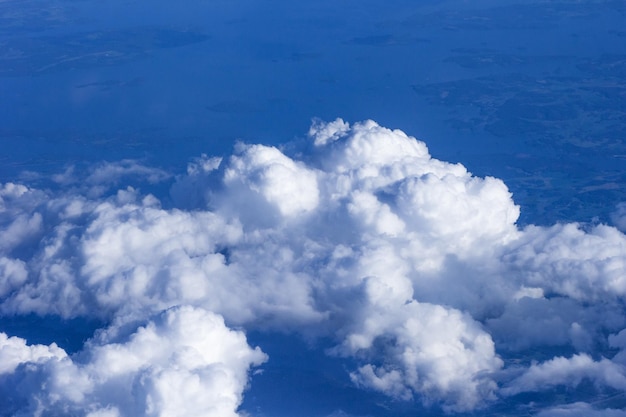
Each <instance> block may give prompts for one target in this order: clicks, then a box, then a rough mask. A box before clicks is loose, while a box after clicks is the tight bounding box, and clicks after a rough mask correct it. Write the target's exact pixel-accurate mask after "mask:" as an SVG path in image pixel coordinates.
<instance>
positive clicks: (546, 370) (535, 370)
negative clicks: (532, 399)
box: [500, 354, 626, 395]
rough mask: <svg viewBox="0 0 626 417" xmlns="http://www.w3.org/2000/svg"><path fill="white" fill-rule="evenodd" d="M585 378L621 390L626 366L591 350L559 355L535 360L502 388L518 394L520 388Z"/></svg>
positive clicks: (545, 386) (575, 383) (624, 387)
mask: <svg viewBox="0 0 626 417" xmlns="http://www.w3.org/2000/svg"><path fill="white" fill-rule="evenodd" d="M583 379H589V380H591V381H592V382H594V383H596V384H600V385H604V386H608V387H611V388H614V389H618V390H626V368H624V366H622V365H619V364H617V363H615V362H612V361H610V360H608V359H606V358H602V359H600V360H599V361H594V360H593V358H591V357H590V356H589V355H587V354H577V355H574V356H572V357H571V358H565V357H562V356H559V357H555V358H553V359H550V360H548V361H546V362H543V363H534V364H532V365H531V366H530V368H528V369H527V370H525V371H524V373H523V374H522V375H521V376H519V377H518V378H516V379H514V380H513V381H512V382H511V383H509V384H508V386H507V387H505V388H503V389H502V390H501V391H500V392H501V393H502V394H503V395H515V394H518V393H520V392H528V391H542V390H546V389H550V388H552V387H555V386H558V385H565V386H570V387H576V386H578V385H579V384H580V383H581V382H582V380H583Z"/></svg>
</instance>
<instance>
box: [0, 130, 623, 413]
mask: <svg viewBox="0 0 626 417" xmlns="http://www.w3.org/2000/svg"><path fill="white" fill-rule="evenodd" d="M309 142H310V144H309V145H308V146H304V147H303V149H297V150H294V151H293V152H291V153H289V154H288V153H287V152H286V151H282V150H280V149H278V148H276V147H270V146H265V145H244V144H241V145H238V146H237V147H236V149H235V152H234V155H232V156H231V157H230V158H224V159H221V158H211V157H207V156H202V157H201V158H198V159H196V160H194V161H192V162H191V163H190V165H189V167H188V169H187V171H186V174H184V175H181V176H178V177H177V178H176V182H175V184H174V185H173V186H172V188H171V195H170V198H171V201H173V207H170V208H167V209H166V208H163V207H162V204H161V202H160V200H159V198H157V197H161V196H152V195H149V194H148V195H146V194H142V193H141V192H140V191H138V190H137V189H134V188H132V187H127V188H120V190H118V191H117V193H114V194H112V195H107V194H106V193H103V192H102V186H103V184H100V180H99V178H100V179H102V181H104V182H107V181H109V179H110V178H114V179H115V181H119V183H120V184H122V183H123V180H124V178H126V177H128V178H130V179H131V180H132V179H133V178H135V177H136V176H142V175H143V176H145V177H146V179H147V180H149V181H158V180H160V179H165V178H168V175H166V174H164V173H161V172H160V171H158V170H153V169H149V168H140V167H138V165H136V164H134V163H131V162H129V161H124V162H123V163H120V164H116V165H114V166H111V167H109V166H107V165H106V164H105V165H101V166H99V167H98V168H97V169H94V170H92V175H91V176H90V177H89V178H91V180H90V182H88V183H86V184H85V185H84V186H81V187H76V188H74V189H71V190H69V191H65V192H61V191H43V190H36V189H33V188H30V187H28V186H26V185H19V184H4V185H3V186H2V187H1V188H0V232H1V233H2V235H3V239H2V240H0V242H2V243H0V311H1V312H2V313H3V314H7V315H8V314H29V313H37V314H40V315H45V314H53V315H59V316H61V317H66V318H69V317H77V316H86V317H93V316H96V317H98V318H99V319H101V320H103V321H105V322H106V323H108V324H107V327H106V328H105V329H103V330H101V331H99V332H97V333H96V335H94V337H93V338H92V339H91V340H90V341H89V342H87V343H86V344H85V346H84V349H83V350H82V351H81V352H79V353H77V354H74V355H72V356H67V355H65V354H64V352H62V351H60V350H59V349H58V348H57V347H55V346H54V345H51V346H30V345H28V344H26V342H25V341H23V340H21V339H16V338H11V337H8V336H7V335H3V337H4V339H0V340H1V341H2V343H3V344H4V345H6V346H10V348H7V349H8V350H7V351H6V352H4V351H2V352H3V353H1V354H2V355H6V357H7V358H9V359H7V360H6V362H5V363H6V364H8V365H5V368H6V370H5V371H4V374H3V376H2V378H3V379H2V382H0V389H2V391H3V395H4V394H7V395H8V394H11V395H12V396H13V397H14V398H16V399H15V401H13V402H12V403H11V404H10V405H9V406H7V407H8V408H7V410H10V411H6V412H5V411H4V410H2V411H1V412H0V414H2V413H4V415H7V414H10V413H13V412H16V413H17V412H22V413H29V412H31V411H33V410H35V409H36V408H37V407H45V408H46V409H47V410H52V411H51V413H53V414H54V413H61V411H60V410H72V411H76V412H79V410H82V411H83V413H85V414H87V413H91V415H94V416H96V415H100V416H105V415H110V416H114V415H162V416H166V415H185V416H187V415H220V416H229V415H236V413H237V411H236V410H237V406H238V405H239V404H240V402H241V398H242V397H241V396H242V393H243V390H244V388H245V386H246V382H247V372H248V370H249V369H250V368H251V367H252V366H255V365H259V364H260V363H261V362H263V361H264V360H265V356H264V355H263V354H262V353H261V352H260V351H259V350H253V349H250V348H249V347H248V346H247V343H246V341H245V338H244V336H243V334H242V333H240V332H235V331H233V330H230V329H229V328H228V327H226V326H237V327H239V328H242V329H244V330H252V329H254V330H257V331H265V330H268V329H269V330H281V331H287V332H298V333H302V334H304V335H306V336H307V337H324V338H327V339H329V340H332V341H333V343H334V345H335V347H334V348H332V349H330V350H329V354H331V355H336V356H339V357H349V358H351V360H350V361H349V362H350V363H356V365H354V366H352V368H351V369H350V370H349V375H350V377H351V379H352V381H353V382H354V383H355V384H356V385H357V386H359V387H361V388H363V389H372V390H376V391H380V392H382V393H384V394H386V395H389V396H390V397H393V398H397V399H404V400H410V399H413V400H417V401H421V402H423V403H424V404H437V405H438V406H442V407H443V408H444V409H445V410H446V411H449V412H459V411H471V410H476V409H480V408H481V407H487V406H489V405H490V404H492V403H493V402H497V401H498V400H499V398H501V397H508V396H511V395H516V394H518V393H522V392H526V391H537V390H539V391H546V390H548V391H549V390H551V389H553V388H554V387H556V386H559V385H565V386H567V385H570V384H571V381H572V380H574V381H577V380H582V379H589V380H591V381H592V382H594V383H595V384H597V385H598V386H599V387H607V388H610V389H617V390H624V389H626V385H624V382H623V381H624V380H625V378H626V377H625V375H626V371H625V370H624V360H623V357H624V356H623V351H624V349H626V343H623V340H622V339H624V338H623V337H622V335H623V329H624V328H625V327H626V319H625V318H624V314H623V311H624V309H623V301H622V300H623V295H624V293H625V291H626V284H625V283H624V274H623V271H624V270H625V268H624V266H625V262H626V237H625V236H624V234H623V233H622V232H620V231H619V230H618V229H615V228H612V227H609V226H605V225H598V226H593V227H583V226H582V225H577V224H560V225H555V226H552V227H536V226H529V227H527V228H525V229H520V228H518V227H517V226H516V224H515V222H516V220H517V218H518V216H519V208H518V206H516V205H515V203H514V202H513V200H512V196H511V193H510V192H509V191H508V189H507V187H506V185H505V184H504V183H503V182H502V181H500V180H498V179H496V178H491V177H487V178H479V177H476V176H473V175H472V174H471V173H470V172H468V171H467V170H466V169H465V167H463V166H462V165H460V164H451V163H447V162H444V161H440V160H437V159H434V158H432V157H431V156H430V155H429V153H428V149H427V147H426V145H425V144H424V143H422V142H420V141H418V140H416V139H415V138H412V137H410V136H408V135H406V134H405V133H403V132H401V131H398V130H390V129H386V128H384V127H381V126H379V125H377V124H376V123H375V122H373V121H366V122H362V123H357V124H354V125H352V126H350V125H349V124H348V123H346V122H344V121H342V120H340V119H338V120H336V121H334V122H331V123H323V122H320V121H317V122H315V123H314V125H313V126H312V128H311V130H310V132H309ZM96 174H97V175H96ZM221 317H223V320H224V321H222V319H221ZM225 323H226V324H225ZM620 332H622V333H620ZM547 347H549V348H550V349H557V350H558V349H561V350H562V351H563V352H569V353H570V355H569V356H568V357H569V359H566V356H564V355H563V354H561V355H557V356H555V357H554V358H552V359H547V360H543V361H542V362H541V363H524V362H523V361H521V362H520V361H515V360H514V359H515V356H516V355H521V356H523V355H527V354H528V352H534V351H541V350H542V349H544V348H547ZM608 349H613V355H608V354H604V353H605V352H607V351H608ZM615 351H617V352H618V353H617V354H615ZM602 355H603V356H604V358H602V359H597V358H599V357H600V356H602ZM593 358H596V359H593ZM544 359H545V358H544ZM270 360H271V358H270ZM3 369H4V368H3ZM42 380H44V381H48V383H46V384H45V387H46V388H45V389H44V388H42V387H41V385H36V384H35V383H34V381H42ZM69 380H74V381H79V383H75V384H74V385H72V387H70V386H69V385H68V384H67V381H69ZM16 381H18V382H19V386H20V387H21V388H20V390H21V391H20V393H19V395H17V394H14V393H13V392H12V391H13V387H15V386H16V385H14V384H15V383H16ZM64 381H65V382H64ZM200 391H202V392H204V393H205V394H204V396H197V395H195V393H197V392H200ZM177 410H183V411H177ZM551 412H554V413H557V412H558V410H557V409H554V410H553V411H551Z"/></svg>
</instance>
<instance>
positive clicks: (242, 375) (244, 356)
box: [0, 307, 266, 417]
mask: <svg viewBox="0 0 626 417" xmlns="http://www.w3.org/2000/svg"><path fill="white" fill-rule="evenodd" d="M126 333H127V329H121V328H119V327H116V326H112V327H110V328H108V329H106V330H105V331H104V332H102V333H101V334H100V335H99V336H98V337H96V338H94V339H92V340H91V341H89V343H87V345H86V346H85V348H84V349H83V351H81V352H79V353H78V354H76V355H74V357H72V358H70V357H68V356H67V355H66V354H65V352H64V351H63V350H61V349H59V348H58V347H57V346H56V345H54V344H53V345H51V346H40V345H36V346H28V345H26V344H25V342H24V340H22V339H17V338H15V337H13V338H7V337H6V335H4V334H3V333H0V358H1V359H2V368H0V372H1V374H0V387H2V388H3V391H5V392H8V391H9V390H10V389H11V387H18V388H19V389H18V390H17V392H12V393H11V397H12V401H11V402H12V403H13V404H12V405H13V407H14V408H15V409H11V408H8V409H7V408H5V409H3V410H2V412H3V414H5V415H6V414H9V413H11V412H16V413H18V414H20V413H22V414H28V415H42V414H43V415H50V416H61V415H67V414H72V413H80V414H83V413H84V414H87V415H91V416H137V415H146V416H178V415H180V416H183V415H184V416H215V417H224V416H227V417H230V416H237V415H238V414H237V413H236V409H237V407H238V406H239V404H240V403H241V400H242V392H243V390H244V388H245V387H246V384H247V372H248V369H249V368H250V367H251V366H254V365H260V364H261V363H262V362H264V361H265V360H266V357H265V355H264V354H263V353H262V352H261V351H260V349H258V348H257V349H251V348H250V347H249V346H248V345H247V343H246V338H245V336H244V335H243V334H242V333H241V332H236V331H233V330H229V329H228V328H227V327H226V326H225V325H224V321H223V319H222V318H221V317H220V316H217V315H215V314H213V313H211V312H208V311H205V310H202V309H194V308H191V307H181V308H175V309H170V310H167V311H165V312H164V313H162V314H161V315H159V316H158V317H156V318H154V319H152V320H150V321H149V322H148V323H147V324H145V325H143V326H140V327H138V328H136V329H134V331H133V332H132V333H131V334H126ZM18 366H20V370H19V371H17V372H15V369H16V368H17V367H18Z"/></svg>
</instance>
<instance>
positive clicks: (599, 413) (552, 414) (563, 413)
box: [536, 402, 626, 417]
mask: <svg viewBox="0 0 626 417" xmlns="http://www.w3.org/2000/svg"><path fill="white" fill-rule="evenodd" d="M536 416H537V417H626V411H624V410H615V409H610V408H609V409H597V408H594V407H593V406H592V405H590V404H586V403H582V402H577V403H574V404H569V405H565V406H562V407H555V408H550V409H547V410H542V411H540V412H539V413H537V414H536Z"/></svg>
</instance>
